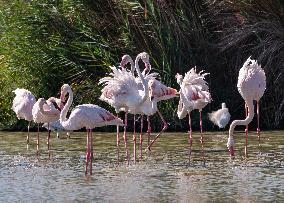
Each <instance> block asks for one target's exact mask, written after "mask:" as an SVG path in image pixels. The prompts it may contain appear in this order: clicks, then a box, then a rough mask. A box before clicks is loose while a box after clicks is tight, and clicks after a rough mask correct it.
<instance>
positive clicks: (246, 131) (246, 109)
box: [245, 102, 248, 157]
mask: <svg viewBox="0 0 284 203" xmlns="http://www.w3.org/2000/svg"><path fill="white" fill-rule="evenodd" d="M245 113H246V117H247V116H248V106H247V104H246V102H245ZM245 133H246V143H245V157H247V156H248V125H246V129H245Z"/></svg>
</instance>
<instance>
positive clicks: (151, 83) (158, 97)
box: [120, 55, 178, 159]
mask: <svg viewBox="0 0 284 203" xmlns="http://www.w3.org/2000/svg"><path fill="white" fill-rule="evenodd" d="M128 63H130V65H131V73H132V74H133V75H134V71H133V70H134V63H133V60H132V58H131V57H130V56H129V55H124V56H123V57H122V60H121V63H120V66H121V68H122V69H124V67H125V66H126V65H127V64H128ZM150 71H151V66H146V67H145V69H144V70H143V72H142V75H143V76H144V77H145V80H146V81H147V83H148V87H149V98H147V100H146V101H145V102H144V103H143V104H142V105H140V106H139V107H137V108H136V109H133V110H130V113H133V114H134V116H135V114H141V128H140V130H141V131H140V159H142V142H143V138H142V129H143V115H147V121H148V130H147V132H148V150H149V151H151V147H152V145H153V144H154V143H155V141H156V140H157V139H158V137H159V136H160V135H161V134H162V133H163V132H164V131H165V130H166V129H167V127H168V124H167V122H166V121H165V119H164V118H163V116H162V114H161V112H160V111H159V109H158V108H157V102H159V101H162V100H167V99H170V98H173V97H176V96H177V94H178V92H177V90H176V89H173V88H171V87H167V86H165V85H164V84H162V83H161V82H160V81H158V80H157V79H156V77H157V76H158V75H159V74H158V73H149V72H150ZM136 83H137V84H138V86H139V88H140V89H142V88H143V86H142V82H141V80H140V78H139V77H138V78H136ZM156 112H158V114H159V116H160V117H161V119H162V121H163V124H164V127H163V129H162V130H161V132H160V133H158V134H157V136H156V137H155V139H154V140H152V141H151V143H150V140H149V138H150V133H151V125H150V116H152V115H153V114H155V113H156ZM134 130H135V118H134ZM134 140H135V141H136V136H135V132H134ZM135 141H134V146H136V143H135ZM134 149H135V150H136V147H134ZM135 150H134V154H135V155H134V157H136V152H135Z"/></svg>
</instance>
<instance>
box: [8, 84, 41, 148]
mask: <svg viewBox="0 0 284 203" xmlns="http://www.w3.org/2000/svg"><path fill="white" fill-rule="evenodd" d="M13 92H14V93H15V94H16V96H15V98H14V100H13V105H12V110H13V111H14V112H15V113H16V115H17V118H18V119H25V120H26V121H28V122H29V124H28V135H27V144H29V134H30V124H31V121H32V120H33V115H32V109H33V106H34V104H35V103H36V99H35V96H34V95H33V94H32V93H31V92H30V91H28V90H26V89H20V88H17V89H16V90H14V91H13Z"/></svg>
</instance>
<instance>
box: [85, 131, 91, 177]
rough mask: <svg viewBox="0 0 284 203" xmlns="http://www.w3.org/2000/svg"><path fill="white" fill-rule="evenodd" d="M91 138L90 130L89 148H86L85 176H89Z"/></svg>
mask: <svg viewBox="0 0 284 203" xmlns="http://www.w3.org/2000/svg"><path fill="white" fill-rule="evenodd" d="M89 142H90V137H89V129H87V146H86V148H87V149H86V167H85V175H87V174H88V165H89V155H90V144H89Z"/></svg>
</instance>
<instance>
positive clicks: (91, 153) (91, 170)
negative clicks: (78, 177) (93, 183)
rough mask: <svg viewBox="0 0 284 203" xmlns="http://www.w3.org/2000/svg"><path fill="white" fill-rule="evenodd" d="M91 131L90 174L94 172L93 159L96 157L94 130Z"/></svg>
mask: <svg viewBox="0 0 284 203" xmlns="http://www.w3.org/2000/svg"><path fill="white" fill-rule="evenodd" d="M89 131H90V151H91V152H90V175H92V173H93V169H92V167H93V159H94V145H93V130H92V129H89Z"/></svg>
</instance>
